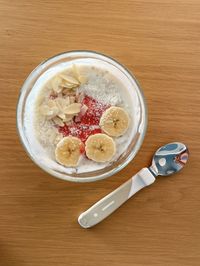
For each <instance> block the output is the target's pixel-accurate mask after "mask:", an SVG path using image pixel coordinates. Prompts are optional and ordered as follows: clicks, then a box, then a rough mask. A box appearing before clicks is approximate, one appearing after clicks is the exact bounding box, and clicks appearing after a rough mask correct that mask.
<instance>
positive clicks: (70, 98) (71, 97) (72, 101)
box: [68, 96, 75, 104]
mask: <svg viewBox="0 0 200 266" xmlns="http://www.w3.org/2000/svg"><path fill="white" fill-rule="evenodd" d="M68 98H69V102H70V103H71V104H72V103H75V97H74V96H70V97H68Z"/></svg>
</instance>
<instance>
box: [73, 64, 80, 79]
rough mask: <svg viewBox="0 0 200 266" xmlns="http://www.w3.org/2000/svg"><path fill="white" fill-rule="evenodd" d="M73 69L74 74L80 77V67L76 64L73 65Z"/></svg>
mask: <svg viewBox="0 0 200 266" xmlns="http://www.w3.org/2000/svg"><path fill="white" fill-rule="evenodd" d="M72 71H73V74H74V76H75V77H76V78H77V79H78V77H79V76H80V73H79V71H78V68H77V66H76V65H75V64H73V65H72Z"/></svg>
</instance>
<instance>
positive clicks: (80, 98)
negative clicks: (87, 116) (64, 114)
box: [76, 91, 85, 103]
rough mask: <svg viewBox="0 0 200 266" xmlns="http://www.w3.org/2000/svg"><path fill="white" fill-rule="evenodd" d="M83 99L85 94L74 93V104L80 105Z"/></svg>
mask: <svg viewBox="0 0 200 266" xmlns="http://www.w3.org/2000/svg"><path fill="white" fill-rule="evenodd" d="M84 97H85V94H84V93H83V92H81V93H79V92H78V91H77V92H76V102H78V103H81V102H82V101H83V99H84Z"/></svg>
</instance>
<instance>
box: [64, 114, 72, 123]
mask: <svg viewBox="0 0 200 266" xmlns="http://www.w3.org/2000/svg"><path fill="white" fill-rule="evenodd" d="M73 118H74V115H65V119H63V121H64V122H70V121H72V119H73Z"/></svg>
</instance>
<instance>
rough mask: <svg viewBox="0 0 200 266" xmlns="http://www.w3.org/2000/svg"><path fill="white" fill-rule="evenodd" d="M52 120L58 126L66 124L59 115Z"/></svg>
mask: <svg viewBox="0 0 200 266" xmlns="http://www.w3.org/2000/svg"><path fill="white" fill-rule="evenodd" d="M52 120H53V122H54V123H55V124H56V125H57V126H60V127H63V126H64V125H65V124H64V123H63V121H62V120H61V119H60V118H59V117H54V118H53V119H52Z"/></svg>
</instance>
